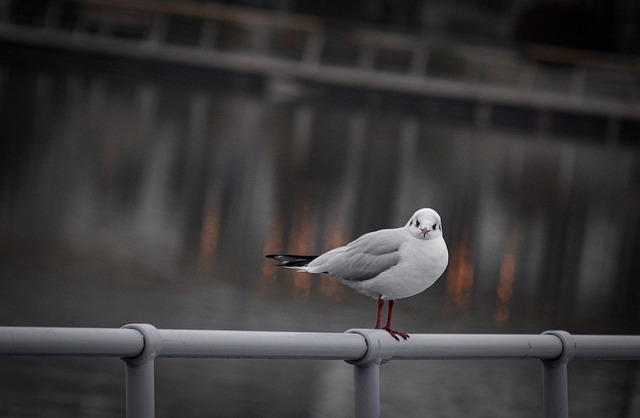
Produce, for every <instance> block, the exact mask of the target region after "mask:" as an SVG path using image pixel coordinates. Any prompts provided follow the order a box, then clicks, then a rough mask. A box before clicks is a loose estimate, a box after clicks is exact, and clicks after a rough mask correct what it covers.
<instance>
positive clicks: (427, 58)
mask: <svg viewBox="0 0 640 418" xmlns="http://www.w3.org/2000/svg"><path fill="white" fill-rule="evenodd" d="M0 43H4V44H5V45H14V46H15V45H18V46H30V47H37V48H48V49H53V50H61V51H72V52H75V53H81V54H100V55H104V56H107V57H120V58H125V59H133V60H144V61H147V62H152V63H171V64H178V65H186V66H190V67H198V68H203V69H205V70H206V69H212V70H216V71H228V72H233V73H240V74H247V75H250V76H258V77H261V78H263V79H264V80H265V81H266V82H267V83H268V84H267V86H268V87H269V88H271V89H273V90H274V91H275V92H276V93H278V94H285V95H293V96H295V95H296V94H297V92H298V91H299V89H300V87H301V86H305V85H320V86H335V87H339V88H342V89H345V88H346V89H355V91H374V92H381V93H383V94H386V93H390V94H400V95H402V97H405V98H406V97H408V98H409V99H410V102H411V99H413V98H415V99H418V100H420V101H421V102H420V103H424V102H426V103H427V104H426V105H424V106H423V107H421V110H420V111H424V112H426V113H427V114H429V116H433V117H437V118H440V117H442V118H447V117H450V115H451V114H454V115H455V116H454V118H455V117H458V118H465V119H468V121H469V123H471V124H472V125H473V126H474V127H475V128H480V129H488V128H494V127H497V128H506V129H511V128H516V129H522V128H523V127H524V129H526V130H528V131H529V132H534V133H535V136H540V137H543V138H544V137H547V136H548V133H549V132H552V133H553V135H554V136H558V135H560V136H563V135H566V136H569V137H578V138H581V139H589V140H592V141H594V142H597V143H602V144H609V145H613V146H616V145H618V144H622V145H636V144H637V138H638V137H639V135H640V58H637V57H635V58H634V57H623V56H617V55H606V54H602V53H595V52H586V51H576V50H567V49H562V48H557V47H550V46H542V45H524V46H522V48H521V49H520V50H517V49H516V48H511V49H509V48H494V47H489V46H478V45H469V44H467V45H465V44H460V43H453V42H448V41H444V40H436V39H428V38H425V37H419V36H412V35H407V34H399V33H389V32H383V31H377V30H371V29H363V28H356V27H354V28H351V29H347V28H339V27H336V26H331V25H328V24H326V23H325V22H323V21H322V20H321V19H318V18H316V17H312V16H307V15H296V14H289V13H283V12H277V11H264V10H257V9H248V8H239V7H232V6H227V5H218V4H213V3H207V4H203V3H193V2H174V1H151V0H141V1H132V0H27V1H16V0H1V1H0ZM1 81H2V75H1V74H0V86H1ZM423 99H426V100H423ZM421 106H422V105H421Z"/></svg>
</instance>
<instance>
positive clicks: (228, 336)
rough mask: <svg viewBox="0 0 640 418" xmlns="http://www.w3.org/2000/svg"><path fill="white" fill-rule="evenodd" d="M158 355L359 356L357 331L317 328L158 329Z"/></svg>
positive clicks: (360, 347)
mask: <svg viewBox="0 0 640 418" xmlns="http://www.w3.org/2000/svg"><path fill="white" fill-rule="evenodd" d="M159 333H160V336H161V337H162V353H161V354H160V355H161V356H162V357H209V358H229V357H233V358H277V359H302V358H313V359H325V360H349V359H358V358H360V357H362V356H363V355H364V354H365V352H366V351H367V346H366V344H365V341H364V340H363V339H362V338H361V337H358V336H357V335H345V334H342V333H327V332H323V333H319V332H263V331H251V332H247V331H200V330H197V331H196V330H159Z"/></svg>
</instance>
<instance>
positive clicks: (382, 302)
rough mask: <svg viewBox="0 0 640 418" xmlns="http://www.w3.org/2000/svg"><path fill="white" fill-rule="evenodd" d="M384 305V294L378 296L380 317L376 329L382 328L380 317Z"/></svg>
mask: <svg viewBox="0 0 640 418" xmlns="http://www.w3.org/2000/svg"><path fill="white" fill-rule="evenodd" d="M383 306H384V300H383V299H382V296H380V297H379V298H378V319H377V320H376V329H380V317H381V316H382V307H383Z"/></svg>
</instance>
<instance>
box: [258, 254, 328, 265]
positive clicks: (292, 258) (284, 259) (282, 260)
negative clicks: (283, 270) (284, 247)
mask: <svg viewBox="0 0 640 418" xmlns="http://www.w3.org/2000/svg"><path fill="white" fill-rule="evenodd" d="M265 257H267V258H273V259H274V260H276V261H279V263H278V264H276V266H281V267H294V268H295V267H304V266H306V265H307V264H309V263H310V262H312V261H313V260H315V259H316V258H318V256H317V255H290V254H269V255H266V256H265Z"/></svg>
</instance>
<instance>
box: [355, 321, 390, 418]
mask: <svg viewBox="0 0 640 418" xmlns="http://www.w3.org/2000/svg"><path fill="white" fill-rule="evenodd" d="M347 333H350V334H358V335H361V336H362V337H364V340H365V342H366V344H367V351H366V353H365V354H364V355H363V356H362V357H361V358H359V359H358V360H352V361H347V363H349V364H352V365H353V366H354V367H353V390H354V406H355V417H356V418H371V417H374V418H375V417H379V416H380V364H382V363H385V362H387V361H389V360H391V359H392V358H393V349H392V345H391V344H389V342H390V340H391V336H390V335H389V333H387V332H386V331H383V330H379V329H375V330H374V329H350V330H349V331H347ZM393 342H394V343H395V342H397V341H395V340H393Z"/></svg>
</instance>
